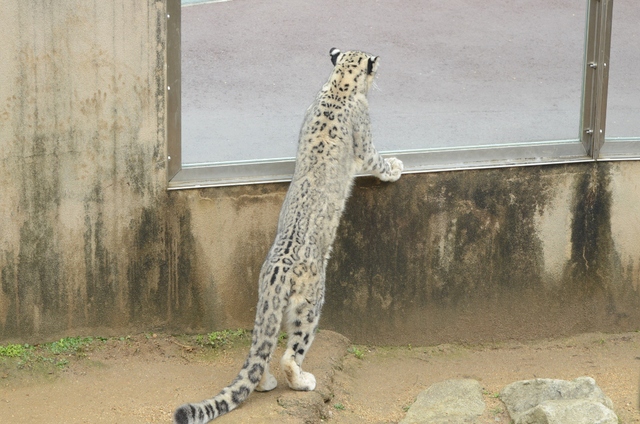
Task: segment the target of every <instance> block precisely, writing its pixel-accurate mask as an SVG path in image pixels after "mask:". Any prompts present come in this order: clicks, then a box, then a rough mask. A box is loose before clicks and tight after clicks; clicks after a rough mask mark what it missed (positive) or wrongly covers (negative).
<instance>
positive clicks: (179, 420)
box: [173, 404, 193, 424]
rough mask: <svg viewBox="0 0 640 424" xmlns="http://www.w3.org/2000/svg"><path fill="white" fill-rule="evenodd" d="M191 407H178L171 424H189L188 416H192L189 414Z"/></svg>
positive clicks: (187, 405)
mask: <svg viewBox="0 0 640 424" xmlns="http://www.w3.org/2000/svg"><path fill="white" fill-rule="evenodd" d="M190 406H191V405H189V404H186V405H182V406H181V407H179V408H178V409H176V412H174V414H173V423H174V424H189V423H190V421H189V416H190V415H191V416H193V413H191V414H190V412H192V411H191V407H190Z"/></svg>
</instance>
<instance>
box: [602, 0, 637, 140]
mask: <svg viewBox="0 0 640 424" xmlns="http://www.w3.org/2000/svg"><path fill="white" fill-rule="evenodd" d="M639 23H640V5H638V1H637V0H616V1H615V2H614V3H613V23H612V29H611V58H610V61H609V64H610V66H609V95H608V100H607V129H606V138H616V137H636V138H638V137H640V72H638V69H639V68H640V25H639Z"/></svg>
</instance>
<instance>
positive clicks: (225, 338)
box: [196, 329, 251, 349]
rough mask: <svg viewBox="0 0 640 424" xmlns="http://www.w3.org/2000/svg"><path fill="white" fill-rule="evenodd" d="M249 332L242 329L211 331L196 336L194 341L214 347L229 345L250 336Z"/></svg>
mask: <svg viewBox="0 0 640 424" xmlns="http://www.w3.org/2000/svg"><path fill="white" fill-rule="evenodd" d="M250 336H251V332H250V331H247V330H243V329H238V330H222V331H213V332H211V333H209V334H205V335H199V336H196V343H197V344H199V345H200V346H203V347H205V346H208V347H212V348H214V349H218V348H222V347H227V346H231V345H233V344H234V343H236V342H237V341H240V340H246V339H248V338H250Z"/></svg>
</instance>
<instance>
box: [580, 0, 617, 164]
mask: <svg viewBox="0 0 640 424" xmlns="http://www.w3.org/2000/svg"><path fill="white" fill-rule="evenodd" d="M612 11H613V0H589V5H588V9H587V34H586V42H585V55H584V78H583V81H584V85H583V89H582V125H581V127H580V128H581V130H582V134H581V135H580V140H581V141H582V144H583V146H584V148H585V150H586V151H587V154H588V155H589V156H591V157H592V158H593V159H596V160H597V159H598V156H599V155H600V148H601V147H602V144H603V143H604V136H605V126H606V118H607V89H608V84H609V54H610V50H611V22H612V17H613V13H612Z"/></svg>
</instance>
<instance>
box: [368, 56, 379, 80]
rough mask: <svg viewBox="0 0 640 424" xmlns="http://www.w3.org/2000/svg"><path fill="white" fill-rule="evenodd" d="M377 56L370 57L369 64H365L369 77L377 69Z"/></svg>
mask: <svg viewBox="0 0 640 424" xmlns="http://www.w3.org/2000/svg"><path fill="white" fill-rule="evenodd" d="M377 65H378V56H372V57H370V58H369V63H368V64H367V75H371V74H372V73H373V72H375V71H376V70H377V69H378V66H377Z"/></svg>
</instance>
